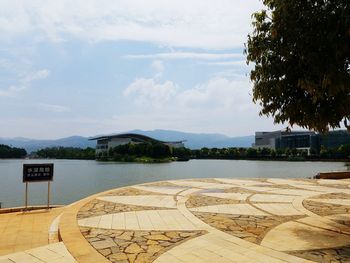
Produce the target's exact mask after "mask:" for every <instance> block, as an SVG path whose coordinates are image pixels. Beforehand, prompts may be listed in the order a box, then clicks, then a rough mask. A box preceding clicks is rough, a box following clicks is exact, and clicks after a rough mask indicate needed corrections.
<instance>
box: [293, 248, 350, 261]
mask: <svg viewBox="0 0 350 263" xmlns="http://www.w3.org/2000/svg"><path fill="white" fill-rule="evenodd" d="M288 253H289V254H291V255H295V256H297V257H301V258H305V259H308V260H311V261H314V262H322V263H346V262H350V245H349V246H345V247H338V248H334V249H315V250H307V251H292V252H288Z"/></svg>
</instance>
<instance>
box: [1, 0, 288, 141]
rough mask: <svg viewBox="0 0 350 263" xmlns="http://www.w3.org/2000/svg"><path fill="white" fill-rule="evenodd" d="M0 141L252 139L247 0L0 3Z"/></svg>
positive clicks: (268, 126) (254, 109)
mask: <svg viewBox="0 0 350 263" xmlns="http://www.w3.org/2000/svg"><path fill="white" fill-rule="evenodd" d="M0 3H1V9H0V127H1V128H0V137H18V136H20V137H27V138H41V139H53V138H61V137H66V136H72V135H82V136H93V135H97V134H108V133H117V132H124V131H128V130H132V129H143V130H153V129H169V130H179V131H186V132H200V133H222V134H226V135H229V136H244V135H252V134H254V132H255V131H257V130H276V129H280V128H282V127H286V125H278V126H276V125H274V124H273V119H271V118H266V117H260V116H259V110H260V107H259V105H256V104H254V103H253V102H252V86H253V84H252V83H251V82H250V81H249V71H250V70H251V68H252V65H247V64H246V59H245V56H244V54H243V51H244V43H245V42H246V39H247V35H248V33H249V32H251V30H252V28H251V14H252V13H253V12H255V11H258V10H260V9H262V8H263V7H262V4H261V1H259V0H249V1H247V0H216V1H213V0H191V1H188V0H116V1H110V0H81V1H80V0H75V1H69V0H60V1H56V0H42V1H36V0H23V1H20V0H17V1H16V0H9V1H8V0H0Z"/></svg>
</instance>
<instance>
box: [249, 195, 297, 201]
mask: <svg viewBox="0 0 350 263" xmlns="http://www.w3.org/2000/svg"><path fill="white" fill-rule="evenodd" d="M295 198H296V197H295V195H278V194H254V195H253V196H251V197H250V198H249V200H250V201H251V202H258V203H291V202H293V200H294V199H295Z"/></svg>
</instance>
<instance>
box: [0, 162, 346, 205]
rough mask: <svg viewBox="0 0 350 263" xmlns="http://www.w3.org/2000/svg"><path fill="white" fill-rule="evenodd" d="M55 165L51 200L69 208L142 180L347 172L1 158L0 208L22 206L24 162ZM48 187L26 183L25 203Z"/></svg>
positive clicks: (283, 165) (314, 167) (335, 165)
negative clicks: (113, 189)
mask: <svg viewBox="0 0 350 263" xmlns="http://www.w3.org/2000/svg"><path fill="white" fill-rule="evenodd" d="M33 162H34V163H49V162H53V163H54V164H55V174H54V181H53V182H52V188H51V189H52V191H51V193H52V195H51V200H52V203H53V204H69V203H72V202H74V201H77V200H79V199H81V198H83V197H86V196H88V195H91V194H94V193H97V192H101V191H104V190H108V189H112V188H116V187H121V186H126V185H134V184H140V183H145V182H152V181H159V180H169V179H184V178H208V177H228V178H267V177H274V178H307V177H312V176H314V175H315V174H317V173H318V172H320V171H334V170H345V169H346V167H345V166H344V163H341V162H285V161H243V160H191V161H189V162H172V163H161V164H141V163H114V162H97V161H84V160H10V159H5V160H0V202H1V203H2V207H13V206H23V204H24V190H25V184H24V183H22V166H23V163H33ZM46 198H47V183H30V184H29V204H31V205H32V204H45V203H46Z"/></svg>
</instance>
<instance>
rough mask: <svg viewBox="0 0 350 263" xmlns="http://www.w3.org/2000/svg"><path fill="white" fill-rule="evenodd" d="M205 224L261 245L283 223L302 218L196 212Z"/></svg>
mask: <svg viewBox="0 0 350 263" xmlns="http://www.w3.org/2000/svg"><path fill="white" fill-rule="evenodd" d="M194 215H195V216H197V217H198V218H199V219H201V220H202V221H204V222H205V223H207V224H209V225H211V226H212V227H215V228H217V229H219V230H221V231H224V232H226V233H229V234H231V235H233V236H236V237H239V238H242V239H244V240H247V241H250V242H253V243H255V244H260V242H261V240H262V239H263V238H264V236H265V234H266V233H267V232H268V231H269V230H271V229H272V228H274V227H276V226H277V225H279V224H282V223H283V222H287V221H290V220H295V219H299V218H301V216H293V217H292V216H252V215H229V214H215V213H200V212H194Z"/></svg>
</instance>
